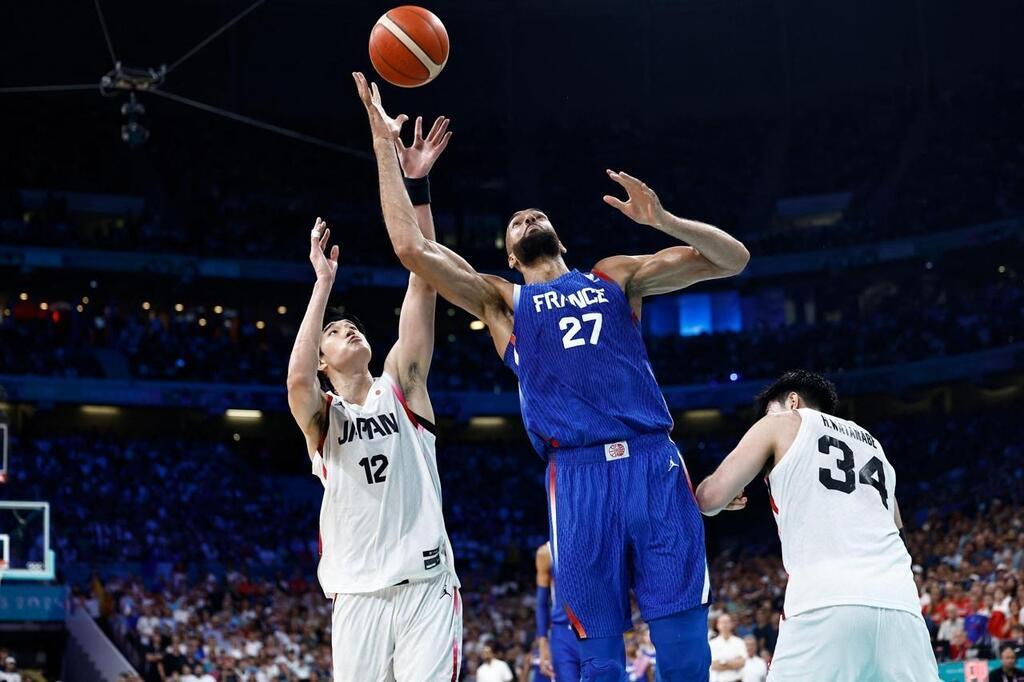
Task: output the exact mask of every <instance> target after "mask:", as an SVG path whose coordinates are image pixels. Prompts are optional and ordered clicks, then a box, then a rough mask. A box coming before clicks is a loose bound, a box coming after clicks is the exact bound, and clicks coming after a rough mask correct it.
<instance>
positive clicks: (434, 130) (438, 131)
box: [427, 116, 448, 142]
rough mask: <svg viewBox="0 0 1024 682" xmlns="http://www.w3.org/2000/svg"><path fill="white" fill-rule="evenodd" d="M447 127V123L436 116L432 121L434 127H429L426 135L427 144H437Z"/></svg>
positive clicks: (441, 117)
mask: <svg viewBox="0 0 1024 682" xmlns="http://www.w3.org/2000/svg"><path fill="white" fill-rule="evenodd" d="M447 127H448V123H447V121H446V119H445V117H444V116H438V117H437V118H436V119H434V125H432V126H430V132H429V133H427V142H437V141H438V140H439V139H441V136H442V135H444V131H445V129H446V128H447Z"/></svg>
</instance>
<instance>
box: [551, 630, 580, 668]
mask: <svg viewBox="0 0 1024 682" xmlns="http://www.w3.org/2000/svg"><path fill="white" fill-rule="evenodd" d="M550 644H551V665H552V667H553V668H554V669H555V679H556V680H578V679H580V643H579V640H577V639H576V634H575V633H574V632H573V631H572V628H570V627H569V625H568V624H566V623H561V624H560V623H553V624H552V625H551V642H550Z"/></svg>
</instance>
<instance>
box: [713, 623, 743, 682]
mask: <svg viewBox="0 0 1024 682" xmlns="http://www.w3.org/2000/svg"><path fill="white" fill-rule="evenodd" d="M715 629H716V630H718V636H717V637H715V638H714V639H712V640H711V682H741V680H742V679H743V668H744V665H745V664H746V659H747V647H746V645H745V644H744V643H743V640H742V639H740V638H739V637H737V636H736V635H735V634H733V633H734V629H733V620H732V616H730V615H729V614H722V615H721V616H719V617H718V620H717V621H716V623H715Z"/></svg>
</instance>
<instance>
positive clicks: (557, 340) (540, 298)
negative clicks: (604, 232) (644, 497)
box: [505, 270, 672, 456]
mask: <svg viewBox="0 0 1024 682" xmlns="http://www.w3.org/2000/svg"><path fill="white" fill-rule="evenodd" d="M514 313H515V320H514V323H513V327H512V330H513V333H512V340H511V342H510V343H509V346H508V349H507V350H506V352H505V363H506V364H507V365H508V366H509V367H510V368H512V370H513V371H514V372H515V373H516V376H517V377H518V378H519V401H520V405H521V408H522V412H523V422H524V423H525V425H526V429H527V432H528V434H529V436H530V441H531V442H532V443H533V446H534V448H536V450H537V452H539V453H540V454H541V455H542V456H543V455H545V453H546V452H547V451H548V449H549V448H552V447H558V448H574V447H583V446H588V445H597V444H603V443H613V442H616V441H621V440H627V439H630V438H633V437H635V436H638V435H643V434H648V433H654V432H659V431H660V432H666V431H669V430H670V429H671V428H672V418H671V416H670V415H669V412H668V407H667V406H666V405H665V398H664V397H663V396H662V394H661V390H660V389H659V388H658V383H657V381H656V380H655V378H654V373H653V372H652V371H651V363H650V361H649V360H648V358H647V349H646V347H645V346H644V342H643V337H642V336H641V334H640V328H639V325H638V323H637V320H636V318H635V317H634V315H633V311H632V308H631V307H630V305H629V301H628V300H627V299H626V295H625V293H624V292H623V291H622V289H620V288H619V286H618V285H617V284H615V283H614V282H610V281H607V280H605V279H602V278H601V277H599V276H597V275H595V274H593V273H586V274H584V273H581V272H579V271H577V270H572V271H571V272H567V273H566V274H564V275H562V276H561V277H559V278H558V279H555V280H552V281H550V282H542V283H537V284H526V285H523V286H521V287H518V288H517V291H516V299H515V305H514Z"/></svg>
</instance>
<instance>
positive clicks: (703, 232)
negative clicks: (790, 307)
mask: <svg viewBox="0 0 1024 682" xmlns="http://www.w3.org/2000/svg"><path fill="white" fill-rule="evenodd" d="M607 172H608V177H609V178H611V179H612V180H613V181H615V182H616V183H618V184H619V185H621V186H622V188H623V189H625V190H626V194H627V199H626V201H622V200H621V199H619V198H617V197H614V196H611V195H605V197H604V202H605V203H606V204H608V205H609V206H612V207H614V208H617V209H619V211H621V212H622V213H623V214H624V215H625V216H626V217H627V218H629V219H630V220H633V221H634V222H637V223H640V224H641V225H649V226H651V227H653V228H655V229H658V230H661V231H662V232H664V233H666V234H668V235H671V236H672V237H675V238H676V239H679V240H680V241H683V242H686V243H687V244H689V246H673V247H671V248H668V249H663V250H661V251H659V252H658V253H655V254H650V255H644V256H612V257H610V258H605V259H603V260H602V261H601V262H599V263H598V264H597V265H596V266H595V267H594V269H595V270H600V271H601V272H603V273H604V274H606V275H608V276H609V277H610V278H612V279H613V280H614V281H616V282H617V283H618V284H619V286H621V287H622V289H623V291H625V292H626V294H627V296H628V297H629V299H630V302H632V303H633V304H634V307H636V306H637V305H638V304H639V302H640V300H641V299H643V297H645V296H654V295H656V294H664V293H668V292H671V291H677V290H679V289H683V288H686V287H688V286H690V285H692V284H695V283H697V282H701V281H704V280H706V279H716V278H720V277H730V276H732V275H735V274H738V273H739V272H742V270H743V268H745V267H746V265H747V262H748V261H749V260H750V252H748V251H747V249H746V247H745V246H743V244H742V243H741V242H740V241H739V240H737V239H735V238H734V237H732V236H730V235H729V234H728V233H726V232H725V231H724V230H720V229H719V228H717V227H714V226H712V225H708V224H706V223H702V222H698V221H696V220H687V219H686V218H680V217H678V216H674V215H672V214H671V213H669V212H668V211H666V210H665V209H664V207H662V205H661V201H660V200H659V199H658V195H657V194H655V192H654V190H652V189H651V188H650V187H648V186H647V185H646V184H645V183H643V182H641V181H640V180H638V179H636V178H634V177H633V176H632V175H629V174H628V173H622V172H615V171H611V170H609V171H607Z"/></svg>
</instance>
